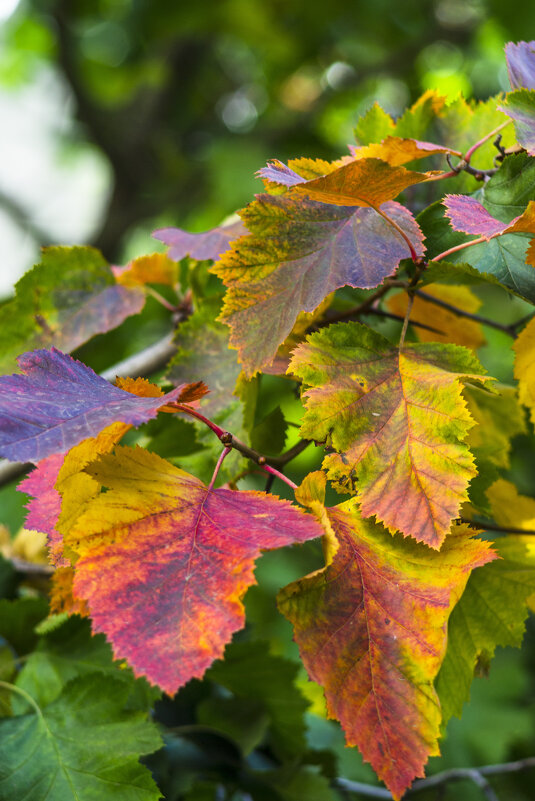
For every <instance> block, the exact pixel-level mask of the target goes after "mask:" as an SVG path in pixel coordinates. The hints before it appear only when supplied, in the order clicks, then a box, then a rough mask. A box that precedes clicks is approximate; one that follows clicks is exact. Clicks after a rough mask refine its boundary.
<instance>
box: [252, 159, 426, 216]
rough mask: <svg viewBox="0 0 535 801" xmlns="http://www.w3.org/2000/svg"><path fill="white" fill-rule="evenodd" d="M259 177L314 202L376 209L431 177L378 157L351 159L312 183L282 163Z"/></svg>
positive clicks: (269, 167) (273, 165)
mask: <svg viewBox="0 0 535 801" xmlns="http://www.w3.org/2000/svg"><path fill="white" fill-rule="evenodd" d="M275 164H278V165H280V167H276V166H275ZM259 174H260V175H262V176H263V177H265V178H269V180H270V181H277V180H278V182H279V183H283V184H284V185H285V186H289V187H293V189H294V191H295V192H302V193H303V194H305V195H307V197H309V198H311V199H312V200H319V201H321V202H322V203H328V204H334V205H336V206H360V207H368V206H370V207H372V208H375V209H376V208H377V207H379V206H382V205H383V204H384V203H386V202H387V201H388V200H393V199H394V198H395V197H396V196H397V195H399V193H400V192H402V191H403V189H406V187H407V186H412V185H413V184H417V183H421V182H422V181H427V180H428V178H429V177H430V176H431V175H432V173H421V172H415V171H413V170H406V169H405V168H404V167H393V166H392V165H390V164H388V163H386V162H385V161H382V160H381V159H377V158H364V159H360V160H357V161H355V160H352V161H350V162H349V163H348V164H344V165H343V166H342V167H338V169H335V170H332V171H330V172H329V173H328V174H327V175H323V176H321V177H319V178H314V179H313V180H309V181H303V179H302V178H301V177H300V176H299V175H297V173H295V172H294V171H293V170H290V169H289V168H288V167H285V166H284V164H281V163H280V162H276V163H274V162H272V163H271V165H270V166H268V167H267V168H265V169H262V170H260V171H259Z"/></svg>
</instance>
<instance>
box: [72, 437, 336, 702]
mask: <svg viewBox="0 0 535 801" xmlns="http://www.w3.org/2000/svg"><path fill="white" fill-rule="evenodd" d="M86 472H87V473H89V475H90V476H92V477H93V478H94V479H96V480H97V481H98V482H99V483H100V484H101V485H104V486H105V487H106V488H107V490H108V491H107V492H106V493H104V494H102V495H100V496H98V497H96V498H94V499H93V500H91V501H89V502H88V503H87V505H86V508H85V511H84V512H83V513H82V514H81V515H80V517H79V518H78V520H77V521H76V523H75V525H74V526H72V527H71V528H70V529H69V530H68V531H66V532H64V538H65V543H66V545H67V546H68V547H69V548H71V549H72V550H73V551H75V552H76V553H77V554H78V557H79V558H78V560H77V562H76V568H75V578H74V592H75V596H76V597H78V598H83V599H85V600H87V602H88V605H89V609H90V613H91V617H92V620H93V628H94V630H95V631H102V632H104V633H105V634H106V635H107V637H108V639H109V641H110V642H111V644H112V647H113V649H114V653H115V656H116V657H120V658H123V657H124V658H126V659H127V660H128V662H129V663H130V664H131V666H132V668H133V670H134V672H135V674H136V675H145V676H147V678H148V679H149V681H151V682H152V683H154V684H157V685H158V686H160V687H162V689H164V690H165V691H166V692H168V693H171V694H172V693H174V692H175V691H176V690H177V689H178V687H180V686H181V685H182V684H185V683H186V682H187V681H189V679H191V678H193V677H200V676H202V675H203V673H204V672H205V670H206V668H208V667H209V666H210V664H211V663H212V662H213V660H214V659H217V658H219V657H220V656H222V654H223V650H224V647H225V645H226V643H227V642H228V641H229V640H230V638H231V636H232V634H233V632H234V631H237V630H238V629H239V628H241V627H242V626H243V623H244V613H243V604H242V601H241V598H242V596H243V594H244V593H245V590H246V589H247V587H249V586H250V585H251V584H253V583H254V574H253V568H254V562H255V559H256V558H257V557H258V556H259V555H260V551H261V550H265V549H270V548H279V547H281V546H283V545H289V544H291V543H295V542H304V541H305V540H308V539H312V538H314V537H318V536H320V535H321V533H322V531H321V529H320V527H319V526H318V524H317V523H316V522H315V521H314V519H313V518H311V517H310V516H308V515H306V514H304V513H303V512H302V511H300V510H299V509H296V508H294V507H292V506H291V505H290V504H289V503H288V502H286V501H282V500H279V499H277V498H274V497H272V496H268V495H264V494H262V493H257V492H232V491H231V490H227V489H215V490H214V489H210V488H208V487H206V486H205V485H204V484H203V483H202V482H201V481H199V480H198V479H196V478H195V477H194V476H191V475H189V474H188V473H185V472H184V471H182V470H179V469H178V468H176V467H173V465H171V464H170V463H169V462H166V461H164V460H163V459H161V458H160V457H159V456H156V455H155V454H151V453H149V452H147V451H143V450H141V449H135V450H132V449H129V448H122V447H119V448H117V449H116V453H115V455H106V456H102V457H101V458H100V459H99V460H98V461H97V462H95V463H94V464H92V465H91V466H89V467H87V468H86ZM64 497H65V496H64Z"/></svg>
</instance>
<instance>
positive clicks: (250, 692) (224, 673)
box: [206, 642, 308, 760]
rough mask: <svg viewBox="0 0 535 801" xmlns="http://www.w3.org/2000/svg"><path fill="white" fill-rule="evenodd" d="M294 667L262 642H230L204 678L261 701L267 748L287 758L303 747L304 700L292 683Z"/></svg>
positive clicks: (295, 674) (294, 676)
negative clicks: (267, 727) (266, 718)
mask: <svg viewBox="0 0 535 801" xmlns="http://www.w3.org/2000/svg"><path fill="white" fill-rule="evenodd" d="M298 670H299V668H298V666H297V665H295V664H293V663H292V662H290V661H288V660H286V659H283V658H282V657H280V656H273V655H271V654H270V653H269V647H268V645H267V644H266V643H263V642H240V643H233V644H232V645H230V646H229V647H228V648H227V649H226V651H225V659H224V661H222V662H216V663H215V664H214V665H212V667H211V668H210V670H209V671H208V672H207V674H206V678H208V679H210V680H211V681H215V682H217V683H218V684H221V685H222V686H223V687H226V689H227V690H230V691H231V692H232V693H234V695H235V696H237V697H239V698H246V699H251V700H253V701H261V702H262V704H263V705H264V707H265V709H266V712H267V714H268V715H269V718H270V734H271V747H272V748H273V750H274V751H275V752H276V753H277V754H279V755H280V756H281V758H283V759H285V760H287V759H288V758H289V756H290V755H294V754H299V753H302V752H303V751H304V750H305V748H306V744H305V723H304V714H305V712H306V710H307V707H308V701H306V700H305V698H304V697H303V696H302V695H301V693H300V691H299V690H298V689H297V688H296V686H295V678H296V676H297V673H298Z"/></svg>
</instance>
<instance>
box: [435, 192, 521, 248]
mask: <svg viewBox="0 0 535 801" xmlns="http://www.w3.org/2000/svg"><path fill="white" fill-rule="evenodd" d="M443 203H444V206H445V207H446V214H447V216H448V217H449V218H450V223H451V226H452V228H453V229H454V231H462V232H463V233H465V234H477V236H482V237H484V238H485V239H487V240H490V239H493V238H494V237H495V236H501V235H502V234H535V201H532V200H531V201H530V202H529V203H528V205H527V207H526V209H525V210H524V211H523V212H522V214H519V215H518V217H515V218H514V219H513V220H511V222H508V223H504V222H500V220H497V219H496V218H495V217H493V216H492V215H491V214H489V212H488V211H487V210H486V208H485V207H484V206H482V205H481V203H479V201H477V200H476V199H475V198H473V197H468V196H467V195H446V196H445V197H444V200H443Z"/></svg>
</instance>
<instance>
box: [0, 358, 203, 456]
mask: <svg viewBox="0 0 535 801" xmlns="http://www.w3.org/2000/svg"><path fill="white" fill-rule="evenodd" d="M17 361H18V365H19V367H20V369H21V370H22V371H23V375H12V376H2V377H0V455H1V456H4V457H5V458H6V459H11V460H13V461H27V462H39V461H41V459H45V458H46V457H47V456H51V455H52V454H54V453H65V451H68V450H69V449H70V448H72V447H73V446H74V445H77V444H78V443H79V442H81V441H82V440H83V439H86V437H92V436H94V435H95V434H97V433H98V432H99V431H101V430H102V429H103V428H105V427H106V426H108V425H110V424H111V423H114V422H116V421H121V422H123V423H128V424H130V425H134V426H137V425H140V424H141V423H145V422H146V421H147V420H150V419H151V418H152V417H155V416H156V415H157V413H158V409H159V408H160V407H162V406H165V404H166V403H169V402H170V401H178V400H180V399H182V398H183V397H185V399H187V400H186V402H188V400H193V399H195V398H198V397H202V395H203V394H204V393H205V392H206V388H205V387H204V385H199V386H197V387H196V388H195V387H193V388H192V387H191V386H189V387H188V386H180V387H177V388H176V389H173V390H172V391H171V392H168V393H167V394H166V395H162V396H161V397H158V398H150V397H138V396H136V395H132V394H131V393H129V392H125V391H124V390H122V389H119V388H118V387H114V386H112V385H111V384H109V383H108V382H107V381H106V380H105V379H104V378H101V377H100V376H99V375H97V374H96V373H95V372H93V370H91V368H90V367H87V366H86V365H85V364H82V363H81V362H79V361H76V359H72V358H71V357H70V356H67V355H66V354H64V353H61V351H59V350H56V348H52V349H51V350H36V351H32V352H30V353H25V354H23V355H22V356H19V358H18V359H17Z"/></svg>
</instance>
